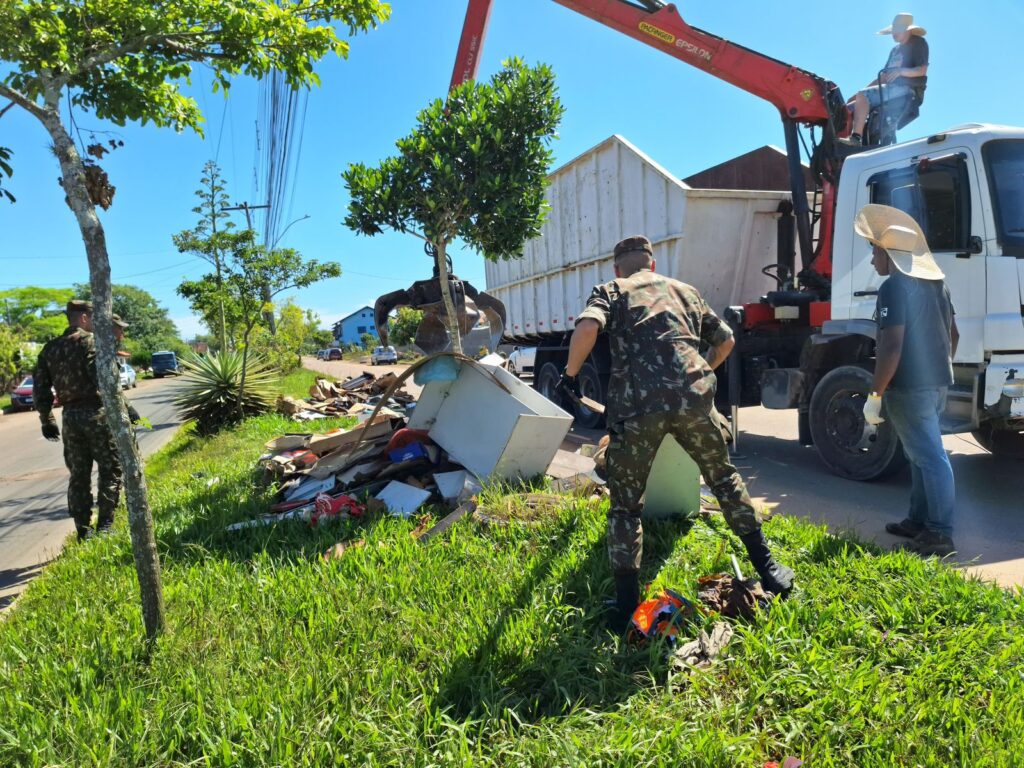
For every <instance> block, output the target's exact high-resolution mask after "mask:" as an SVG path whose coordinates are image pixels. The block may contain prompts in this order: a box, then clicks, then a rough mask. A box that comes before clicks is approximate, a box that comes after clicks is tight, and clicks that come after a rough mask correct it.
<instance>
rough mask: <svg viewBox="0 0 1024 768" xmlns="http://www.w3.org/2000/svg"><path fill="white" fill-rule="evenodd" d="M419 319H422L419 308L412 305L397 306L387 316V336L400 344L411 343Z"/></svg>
mask: <svg viewBox="0 0 1024 768" xmlns="http://www.w3.org/2000/svg"><path fill="white" fill-rule="evenodd" d="M421 320H423V312H421V311H420V310H418V309H413V308H412V307H399V308H398V311H397V312H395V314H394V315H392V316H391V317H389V318H388V338H390V339H391V341H393V342H394V343H395V344H399V345H401V346H405V345H406V344H412V343H413V340H414V339H415V338H416V330H417V329H418V328H419V327H420V321H421Z"/></svg>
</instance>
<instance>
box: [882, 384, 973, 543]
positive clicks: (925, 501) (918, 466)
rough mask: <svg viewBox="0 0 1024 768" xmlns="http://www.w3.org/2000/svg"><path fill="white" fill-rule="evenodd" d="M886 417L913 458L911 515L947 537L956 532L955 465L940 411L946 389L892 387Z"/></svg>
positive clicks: (911, 467) (904, 450) (886, 407)
mask: <svg viewBox="0 0 1024 768" xmlns="http://www.w3.org/2000/svg"><path fill="white" fill-rule="evenodd" d="M883 401H884V403H885V417H886V418H887V419H889V421H890V422H891V423H892V426H893V429H895V430H896V434H897V435H898V436H899V438H900V442H901V443H903V452H904V453H905V454H906V455H907V459H908V460H909V461H910V476H911V480H912V486H911V491H910V512H909V514H908V515H907V516H908V517H909V518H910V519H911V520H913V521H914V522H915V523H920V524H921V525H924V526H926V527H927V528H929V529H930V530H932V531H935V532H936V533H941V534H942V535H943V536H952V535H953V506H954V504H955V503H956V492H955V490H954V488H953V467H951V466H950V464H949V457H948V456H947V455H946V449H945V448H943V447H942V431H941V430H940V428H939V414H940V413H942V410H943V408H944V407H945V405H946V388H945V387H930V388H915V389H890V390H887V391H886V393H885V396H884V399H883Z"/></svg>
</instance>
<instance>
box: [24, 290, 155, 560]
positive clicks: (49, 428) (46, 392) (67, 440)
mask: <svg viewBox="0 0 1024 768" xmlns="http://www.w3.org/2000/svg"><path fill="white" fill-rule="evenodd" d="M67 315H68V324H69V325H68V329H67V330H66V331H64V333H63V334H62V335H61V336H58V337H57V338H56V339H51V340H50V341H48V342H47V343H46V345H45V346H44V347H43V349H42V351H41V352H40V353H39V359H38V362H37V363H36V370H35V373H34V378H33V399H34V401H35V404H36V410H37V411H39V420H40V421H41V422H42V432H43V437H45V438H46V439H47V440H53V441H57V440H59V439H60V438H61V431H60V429H59V428H58V427H57V422H56V420H55V419H54V417H53V391H54V390H56V392H57V397H58V398H60V402H61V404H62V405H63V406H64V417H63V422H64V435H63V437H64V463H65V464H66V465H67V468H68V471H69V472H70V473H71V478H70V480H69V481H68V514H69V515H70V516H71V517H72V518H74V521H75V528H76V530H77V531H78V538H79V540H83V539H87V538H89V537H90V536H91V534H92V529H91V528H90V527H89V524H90V521H91V518H92V488H91V485H92V465H93V462H96V465H97V468H98V470H99V484H98V487H97V496H98V506H99V518H98V521H97V524H96V528H97V530H98V531H100V532H103V531H107V530H109V529H110V528H111V526H112V525H113V524H114V508H115V507H116V506H117V499H118V495H119V494H120V492H121V462H120V460H119V458H118V455H117V449H116V447H115V445H114V439H113V435H111V433H110V428H109V427H108V426H107V421H106V415H105V413H104V410H103V403H102V402H101V400H100V393H99V385H98V383H97V378H96V349H95V346H94V339H93V335H92V304H91V303H89V302H87V301H77V300H76V301H69V302H68V304H67ZM115 326H117V327H120V328H121V329H123V328H125V327H127V324H126V323H124V322H122V321H121V319H120V318H118V317H116V315H115ZM127 407H128V413H129V416H130V417H131V419H132V421H133V423H134V422H135V421H138V418H139V416H138V413H137V412H136V411H135V409H134V408H133V407H132V406H131V405H128V406H127Z"/></svg>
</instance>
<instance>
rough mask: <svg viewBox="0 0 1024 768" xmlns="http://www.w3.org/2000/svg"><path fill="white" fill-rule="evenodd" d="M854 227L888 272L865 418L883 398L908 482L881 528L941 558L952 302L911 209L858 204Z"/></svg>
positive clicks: (946, 506)
mask: <svg viewBox="0 0 1024 768" xmlns="http://www.w3.org/2000/svg"><path fill="white" fill-rule="evenodd" d="M854 229H855V230H856V231H857V234H858V235H860V236H861V237H863V238H864V239H866V240H867V241H868V242H869V243H871V245H872V246H873V251H872V258H871V265H872V266H873V267H874V268H875V271H876V272H878V274H879V275H882V276H883V277H885V276H888V279H887V280H885V281H884V282H883V283H882V286H881V287H880V288H879V289H878V304H877V309H876V319H877V321H878V338H877V340H876V345H875V375H874V382H873V391H872V392H871V394H870V395H869V396H868V398H867V400H866V401H865V404H864V420H865V421H867V422H868V423H869V424H875V425H878V424H881V423H882V422H883V421H885V419H883V418H882V405H883V403H884V405H885V416H886V418H888V419H889V421H890V422H891V423H892V426H893V428H894V429H895V430H896V434H897V435H898V436H899V439H900V442H901V443H902V445H903V452H904V453H905V454H906V456H907V459H908V461H909V462H910V473H911V481H912V488H911V492H910V510H909V512H908V513H907V516H906V518H905V519H903V520H901V521H900V522H898V523H888V524H887V525H886V526H885V530H887V531H888V532H889V533H891V534H894V535H896V536H904V537H906V538H909V539H911V541H910V542H909V543H907V544H906V545H905V546H906V548H907V549H911V550H913V551H915V552H918V553H919V554H921V555H926V556H927V555H938V556H939V557H945V556H946V555H950V554H952V553H953V552H954V551H955V549H956V548H955V546H954V544H953V507H954V504H955V501H956V494H955V489H954V486H953V468H952V467H951V466H950V463H949V457H948V456H947V455H946V451H945V449H944V448H943V447H942V431H941V429H940V427H939V416H940V414H941V413H942V411H943V408H944V407H945V404H946V390H947V389H948V387H949V385H950V384H952V383H953V356H954V355H955V354H956V345H957V341H958V340H959V337H960V335H959V333H958V332H957V328H956V319H955V317H954V312H953V302H952V300H951V298H950V295H949V288H947V287H946V283H945V281H944V280H943V278H944V277H945V275H943V273H942V270H941V269H939V265H938V264H936V263H935V259H934V258H933V257H932V254H931V251H929V249H928V242H927V240H926V239H925V236H924V233H923V232H922V231H921V227H920V226H919V225H918V223H917V222H916V221H915V220H914V218H913V217H912V216H910V215H908V214H906V213H904V212H903V211H901V210H899V209H897V208H892V207H890V206H888V205H865V206H864V207H863V208H861V210H860V211H859V212H858V213H857V218H856V219H855V220H854Z"/></svg>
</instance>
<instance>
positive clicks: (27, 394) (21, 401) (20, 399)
mask: <svg viewBox="0 0 1024 768" xmlns="http://www.w3.org/2000/svg"><path fill="white" fill-rule="evenodd" d="M59 405H60V398H58V397H57V393H56V392H54V393H53V407H54V408H57V407H58V406H59ZM33 408H35V403H34V402H33V400H32V377H31V376H26V377H25V379H24V380H23V381H22V382H21V384H19V385H18V386H16V387H15V388H14V391H13V392H11V410H12V411H31V410H32V409H33Z"/></svg>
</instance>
